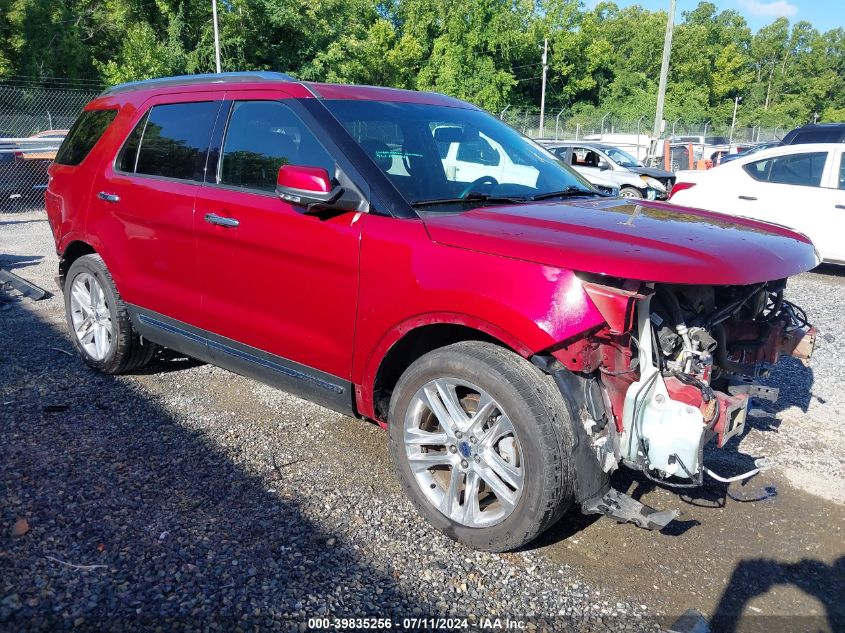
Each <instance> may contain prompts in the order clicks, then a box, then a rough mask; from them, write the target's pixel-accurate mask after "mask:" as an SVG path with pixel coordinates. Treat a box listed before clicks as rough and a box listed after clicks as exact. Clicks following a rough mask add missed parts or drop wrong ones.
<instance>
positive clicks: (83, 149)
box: [55, 110, 117, 165]
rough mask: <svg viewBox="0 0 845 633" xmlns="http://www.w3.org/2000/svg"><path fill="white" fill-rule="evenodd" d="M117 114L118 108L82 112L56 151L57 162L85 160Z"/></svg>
mask: <svg viewBox="0 0 845 633" xmlns="http://www.w3.org/2000/svg"><path fill="white" fill-rule="evenodd" d="M116 116H117V110H86V111H84V112H83V113H82V114H80V115H79V118H78V119H76V122H75V123H74V124H73V126H72V127H71V128H70V131H69V132H68V135H67V137H66V138H65V140H64V142H63V143H62V145H61V147H59V151H58V152H56V161H55V162H57V163H59V164H60V165H78V164H79V163H81V162H82V161H83V160H85V157H86V156H88V154H89V153H90V152H91V150H92V149H93V148H94V145H96V144H97V141H99V140H100V137H101V136H102V135H103V133H104V132H105V131H106V128H108V127H109V125H111V122H112V121H114V118H115V117H116Z"/></svg>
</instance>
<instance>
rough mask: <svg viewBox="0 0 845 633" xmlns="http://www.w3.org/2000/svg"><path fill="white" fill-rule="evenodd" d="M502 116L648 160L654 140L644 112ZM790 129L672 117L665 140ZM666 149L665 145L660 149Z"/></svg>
mask: <svg viewBox="0 0 845 633" xmlns="http://www.w3.org/2000/svg"><path fill="white" fill-rule="evenodd" d="M497 115H498V117H499V118H500V119H501V120H502V121H504V122H506V123H507V124H508V125H510V126H512V127H514V128H516V129H517V130H519V131H520V132H522V133H523V134H525V135H526V136H528V137H530V138H534V139H547V140H556V141H587V140H589V141H603V142H606V143H611V144H613V145H616V146H618V147H620V148H622V149H625V150H626V151H628V152H629V153H631V154H634V155H635V156H636V157H637V158H639V159H641V160H642V159H645V157H646V154H647V153H648V148H649V144H650V142H651V140H652V127H653V125H654V114H653V113H652V114H644V115H642V116H641V117H639V118H637V119H627V118H621V117H618V116H615V115H613V114H612V113H610V112H607V113H605V114H602V115H596V116H586V115H572V114H570V113H568V111H566V110H546V112H545V116H544V117H543V122H542V125H541V122H540V111H539V110H538V109H531V108H519V107H515V106H507V107H505V108H504V109H503V110H502V111H501V112H498V113H497ZM788 131H789V130H788V129H787V128H783V127H776V128H764V127H762V126H759V125H755V126H753V127H736V128H734V129H733V130H731V126H730V125H724V124H714V123H712V122H711V121H685V120H683V119H669V120H667V121H666V129H665V131H664V133H663V139H668V140H669V141H670V142H673V141H674V142H678V143H680V142H694V141H692V137H703V139H708V140H704V141H703V142H704V143H706V144H707V145H739V146H741V145H749V144H754V143H763V142H766V141H775V140H780V139H781V138H782V137H783V136H784V135H785V134H786V133H787V132H788ZM658 151H659V152H662V148H661V149H659V150H658Z"/></svg>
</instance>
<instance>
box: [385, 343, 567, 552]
mask: <svg viewBox="0 0 845 633" xmlns="http://www.w3.org/2000/svg"><path fill="white" fill-rule="evenodd" d="M389 442H390V453H391V458H392V459H393V462H394V465H395V467H396V469H397V471H398V473H399V476H400V478H401V479H402V482H403V484H404V487H405V489H406V491H407V493H408V495H409V496H410V497H411V499H412V501H413V502H414V504H415V505H416V507H417V509H418V510H419V511H420V513H421V514H422V515H423V516H424V517H425V518H426V519H427V520H428V521H429V522H430V523H431V524H432V525H434V526H435V527H436V528H438V529H439V530H441V531H442V532H444V533H445V534H446V535H447V536H449V537H451V538H453V539H455V540H457V541H461V542H463V543H465V544H467V545H469V546H471V547H474V548H478V549H485V550H490V551H504V550H509V549H513V548H516V547H519V546H521V545H523V544H525V543H527V542H528V541H530V540H532V539H533V538H534V537H535V536H537V535H538V534H539V533H540V532H542V531H543V530H545V529H546V528H547V527H549V526H550V525H551V524H552V523H553V522H554V521H555V520H557V519H558V518H559V517H560V516H561V514H562V513H563V512H564V511H565V510H566V509H567V508H568V507H569V505H570V504H571V501H572V495H573V486H574V473H573V472H572V470H571V468H572V462H571V460H570V454H571V452H572V435H571V432H570V428H569V417H568V414H567V410H566V408H565V405H564V402H563V400H562V396H561V394H560V391H558V390H557V388H556V387H555V385H554V382H553V381H552V379H551V378H550V377H549V376H547V375H545V374H543V373H542V372H541V371H540V370H539V369H537V368H536V367H534V366H533V365H531V363H529V362H528V361H526V360H525V359H523V358H521V357H520V356H518V355H516V354H514V353H513V352H510V351H508V350H505V349H502V348H500V347H498V346H496V345H493V344H491V343H482V342H476V341H471V342H463V343H457V344H455V345H450V346H448V347H444V348H441V349H438V350H435V351H433V352H430V353H429V354H426V355H425V356H423V357H422V358H420V359H419V360H417V361H416V362H415V363H414V364H412V365H411V366H410V367H409V368H408V369H407V370H406V371H405V373H404V374H403V375H402V377H401V378H400V379H399V382H398V384H397V385H396V388H395V390H394V392H393V396H392V398H391V404H390V415H389Z"/></svg>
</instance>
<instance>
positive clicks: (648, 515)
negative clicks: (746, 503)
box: [546, 275, 816, 528]
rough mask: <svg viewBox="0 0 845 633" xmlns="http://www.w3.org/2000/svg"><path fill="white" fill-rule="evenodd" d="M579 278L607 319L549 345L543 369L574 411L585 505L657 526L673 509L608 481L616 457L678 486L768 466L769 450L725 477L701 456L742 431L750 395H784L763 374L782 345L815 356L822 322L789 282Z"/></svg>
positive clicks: (591, 509) (783, 348)
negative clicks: (763, 381) (816, 323)
mask: <svg viewBox="0 0 845 633" xmlns="http://www.w3.org/2000/svg"><path fill="white" fill-rule="evenodd" d="M580 277H581V280H582V284H583V286H584V289H585V291H586V292H587V294H588V295H589V296H590V298H591V299H592V301H593V303H594V304H595V305H596V307H597V308H598V309H599V311H600V312H601V313H602V316H603V317H604V318H605V321H606V325H605V326H603V327H601V328H600V329H598V330H594V331H592V332H591V333H590V334H589V335H588V336H586V337H583V338H580V339H579V340H577V341H574V342H567V343H566V344H564V345H561V346H558V347H556V348H554V349H552V350H550V353H551V357H553V358H554V361H553V360H552V359H551V358H548V357H547V358H548V361H547V364H548V365H549V366H547V367H546V369H547V370H549V371H551V373H552V374H553V375H554V376H555V378H556V380H557V382H558V384H559V386H560V387H561V389H562V390H563V391H564V393H565V394H566V395H567V399H568V400H569V401H570V402H571V403H575V404H574V405H573V404H570V406H571V407H572V408H574V409H577V410H573V411H571V413H573V414H574V417H575V418H576V419H577V420H578V421H579V422H580V423H579V424H576V426H577V432H578V433H579V434H580V435H581V437H580V438H579V447H580V453H579V455H578V457H577V458H578V459H579V460H581V461H582V462H584V463H581V464H578V472H579V478H581V479H582V481H581V482H580V485H579V488H580V490H579V501H580V502H581V504H582V509H583V510H584V512H587V513H601V514H607V515H610V516H613V517H614V518H616V519H619V520H623V521H632V522H634V523H637V524H638V525H640V526H641V527H648V528H660V527H663V526H664V525H666V523H668V521H670V520H671V519H672V518H674V516H676V513H675V512H656V511H654V510H652V509H651V508H647V507H646V506H643V505H642V504H640V503H639V502H636V501H634V500H633V499H630V498H629V497H626V496H625V495H623V494H622V493H619V492H617V491H614V490H611V489H609V487H608V485H607V475H608V474H609V473H611V472H612V471H613V470H615V469H616V468H617V467H618V466H619V465H625V466H628V467H630V468H634V469H636V470H639V471H641V472H642V473H643V474H644V475H645V476H646V477H648V478H649V479H652V480H654V481H656V482H658V483H661V484H663V485H666V486H671V487H677V488H690V487H696V486H700V485H701V484H702V481H703V477H704V475H705V474H708V475H710V476H712V477H713V478H715V479H717V480H719V481H723V482H730V481H736V480H740V479H745V478H748V477H750V476H752V475H754V474H756V473H757V472H758V471H759V470H761V469H763V468H765V466H766V464H765V462H764V461H762V460H760V461H759V463H758V464H757V468H755V469H754V470H752V471H750V472H748V473H743V474H741V475H738V476H734V477H724V476H722V475H719V474H718V473H715V472H713V471H712V470H711V469H709V468H708V467H707V466H706V465H705V464H704V458H703V455H704V446H705V444H707V443H708V442H709V441H711V440H714V439H715V441H716V442H717V445H718V446H719V447H720V448H721V447H722V446H724V445H725V443H726V442H727V441H728V440H729V439H730V438H731V437H733V436H735V435H740V434H741V433H742V432H743V429H744V425H745V419H746V415H747V411H748V403H749V399H750V398H751V397H758V398H764V399H768V400H772V401H773V400H775V399H776V398H777V390H776V389H772V388H767V387H763V386H761V385H758V384H756V382H755V379H757V378H760V377H765V376H766V375H767V374H768V371H769V369H770V367H771V366H772V365H773V364H774V363H775V362H776V361H777V359H778V358H779V356H780V355H781V354H786V355H792V356H795V357H797V358H799V359H800V360H801V361H802V362H804V363H805V364H806V363H807V362H808V360H809V358H810V355H811V354H812V352H813V348H814V345H815V336H816V331H815V328H813V327H812V326H811V325H810V324H809V322H808V320H807V316H806V314H805V313H804V311H803V310H801V309H800V308H799V307H798V306H796V305H794V304H792V303H790V302H789V301H787V300H786V299H784V296H783V295H784V289H785V287H786V280H777V281H769V282H765V283H759V284H754V285H750V286H706V285H668V284H649V283H640V282H636V281H631V280H621V279H609V278H607V277H601V276H591V275H581V276H580ZM555 361H556V362H555ZM563 368H565V370H566V371H564V369H563ZM587 462H589V463H587ZM590 469H592V470H590Z"/></svg>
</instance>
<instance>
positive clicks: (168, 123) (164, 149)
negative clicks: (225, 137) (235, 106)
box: [121, 101, 220, 182]
mask: <svg viewBox="0 0 845 633" xmlns="http://www.w3.org/2000/svg"><path fill="white" fill-rule="evenodd" d="M219 107H220V102H219V101H201V102H196V103H174V104H167V105H156V106H153V108H152V110H150V113H149V115H148V116H147V118H146V125H144V127H143V130H142V131H141V132H140V138H141V146H140V148H139V150H138V157H137V161H136V168H135V172H136V173H138V174H147V175H149V176H163V177H165V178H178V179H180V180H196V181H198V182H202V181H203V176H204V175H205V159H206V155H207V154H208V145H209V142H210V140H211V131H212V128H213V127H214V120H215V118H216V117H217V110H218V108H219ZM142 124H144V119H142V120H141V123H140V124H139V125H142ZM136 130H137V127H136ZM135 135H136V132H135V131H134V130H133V132H132V134H131V135H130V138H129V139H127V146H129V145H131V143H133V142H134V140H133V139H134V137H135ZM125 149H128V150H129V153H130V154H131V148H130V147H127V148H125ZM123 158H125V157H124V156H122V157H121V159H123ZM127 160H128V159H127ZM121 163H122V160H121ZM126 171H131V170H126Z"/></svg>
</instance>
